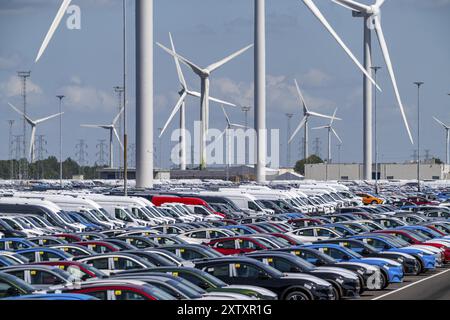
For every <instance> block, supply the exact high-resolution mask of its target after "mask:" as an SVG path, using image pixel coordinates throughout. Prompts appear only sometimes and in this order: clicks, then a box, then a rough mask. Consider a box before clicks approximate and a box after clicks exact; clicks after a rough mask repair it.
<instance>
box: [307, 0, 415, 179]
mask: <svg viewBox="0 0 450 320" xmlns="http://www.w3.org/2000/svg"><path fill="white" fill-rule="evenodd" d="M302 1H303V2H304V3H305V5H306V6H307V7H308V8H309V9H310V10H311V12H312V13H313V14H314V15H315V16H316V18H317V19H319V21H320V22H321V23H322V24H323V25H324V27H325V28H326V29H327V30H328V32H330V33H331V35H332V36H333V38H334V39H335V40H336V41H337V42H338V43H339V45H340V46H341V47H342V48H343V49H344V51H345V52H346V53H347V55H349V57H350V58H351V59H352V60H353V62H354V63H355V64H356V65H357V66H358V67H359V68H360V69H361V70H362V72H363V73H364V75H365V77H364V178H365V179H366V180H371V179H372V149H373V148H372V131H373V129H372V83H373V84H375V85H376V83H375V82H374V80H373V78H372V30H375V32H376V35H377V37H378V42H379V44H380V47H381V51H382V53H383V57H384V60H385V62H386V66H387V69H388V72H389V75H390V78H391V81H392V85H393V87H394V92H395V96H396V99H397V103H398V105H399V107H400V112H401V115H402V117H403V122H404V124H405V127H406V130H407V132H408V136H409V139H410V141H411V143H414V140H413V137H412V134H411V130H410V128H409V124H408V120H407V118H406V114H405V110H404V108H403V103H402V100H401V98H400V93H399V90H398V86H397V80H396V78H395V73H394V68H393V66H392V61H391V58H390V54H389V50H388V47H387V43H386V39H385V37H384V33H383V29H382V27H381V6H382V5H383V4H384V2H385V0H376V2H375V4H374V5H370V6H369V5H365V4H361V3H358V2H356V1H353V0H332V1H333V2H335V3H337V4H339V5H341V6H343V7H345V8H347V9H350V10H352V12H353V16H354V17H363V18H364V67H362V66H361V64H360V63H359V61H358V60H357V59H356V57H355V56H354V55H353V53H352V52H351V51H350V49H349V48H348V47H347V46H346V45H345V43H344V42H343V41H342V39H341V38H340V37H339V35H338V34H337V33H336V32H335V30H334V29H333V28H332V27H331V25H330V24H329V23H328V21H327V20H326V19H325V17H324V16H323V15H322V13H321V12H320V10H319V9H318V8H317V6H316V5H315V4H314V2H313V1H312V0H302ZM376 86H377V85H376ZM377 88H378V89H379V87H378V86H377Z"/></svg>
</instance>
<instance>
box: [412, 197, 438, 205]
mask: <svg viewBox="0 0 450 320" xmlns="http://www.w3.org/2000/svg"><path fill="white" fill-rule="evenodd" d="M406 201H408V202H412V203H414V204H416V205H418V206H427V205H430V206H435V205H439V202H436V201H430V200H428V199H426V198H423V197H409V198H407V199H406Z"/></svg>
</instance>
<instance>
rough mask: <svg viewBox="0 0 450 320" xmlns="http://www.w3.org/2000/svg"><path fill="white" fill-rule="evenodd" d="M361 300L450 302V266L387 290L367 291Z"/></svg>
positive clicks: (413, 278) (407, 278)
mask: <svg viewBox="0 0 450 320" xmlns="http://www.w3.org/2000/svg"><path fill="white" fill-rule="evenodd" d="M361 300H450V265H447V266H445V267H444V268H438V269H436V270H433V271H429V272H426V273H424V274H422V275H420V276H408V277H405V279H404V281H403V283H398V284H391V285H390V286H389V287H388V289H387V290H383V291H366V292H364V293H363V294H362V296H361Z"/></svg>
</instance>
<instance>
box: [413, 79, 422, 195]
mask: <svg viewBox="0 0 450 320" xmlns="http://www.w3.org/2000/svg"><path fill="white" fill-rule="evenodd" d="M414 84H415V85H416V86H417V192H418V193H420V87H421V86H422V85H423V84H424V82H414Z"/></svg>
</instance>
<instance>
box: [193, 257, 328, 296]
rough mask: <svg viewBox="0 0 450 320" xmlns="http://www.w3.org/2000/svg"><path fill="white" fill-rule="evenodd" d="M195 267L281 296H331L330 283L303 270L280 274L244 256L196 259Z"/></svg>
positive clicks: (233, 281) (226, 280) (234, 282)
mask: <svg viewBox="0 0 450 320" xmlns="http://www.w3.org/2000/svg"><path fill="white" fill-rule="evenodd" d="M195 266H196V268H198V269H200V270H203V271H206V272H208V273H209V274H211V275H213V276H215V277H217V278H219V279H220V280H222V281H224V282H226V283H228V284H231V285H234V284H237V285H253V286H258V287H262V288H266V289H268V290H270V291H272V292H274V293H276V294H277V295H278V297H279V299H280V300H334V299H336V297H335V296H334V291H333V286H332V285H331V284H330V283H329V282H327V281H324V280H322V279H319V278H317V277H314V276H311V275H306V274H292V273H291V274H283V273H281V272H280V271H278V270H276V269H274V268H272V267H270V266H267V265H265V264H264V263H262V262H260V261H258V260H255V259H251V258H246V257H222V258H217V259H209V260H202V261H197V262H196V265H195Z"/></svg>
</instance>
